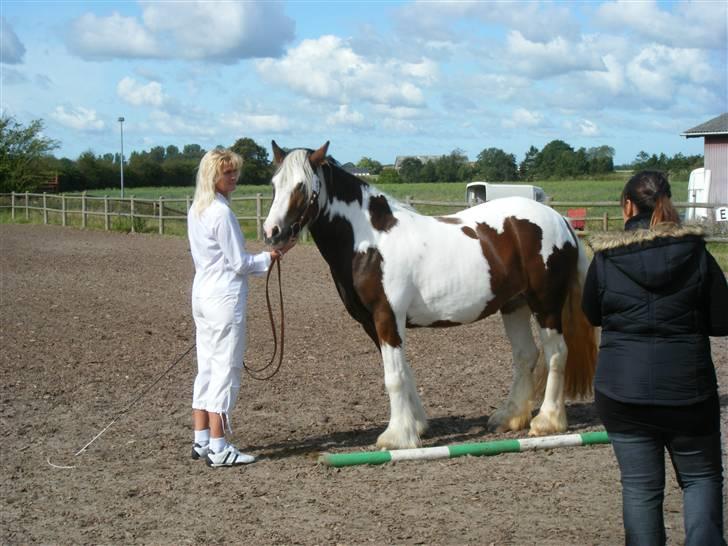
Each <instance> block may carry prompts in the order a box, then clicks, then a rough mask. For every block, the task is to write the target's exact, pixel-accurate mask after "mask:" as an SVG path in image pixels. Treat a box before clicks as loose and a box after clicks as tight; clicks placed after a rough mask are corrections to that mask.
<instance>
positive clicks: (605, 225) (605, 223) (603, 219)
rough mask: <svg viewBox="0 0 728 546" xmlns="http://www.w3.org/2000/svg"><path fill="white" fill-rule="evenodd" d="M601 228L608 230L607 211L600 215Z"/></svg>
mask: <svg viewBox="0 0 728 546" xmlns="http://www.w3.org/2000/svg"><path fill="white" fill-rule="evenodd" d="M602 230H604V231H609V213H607V212H605V213H604V216H603V217H602Z"/></svg>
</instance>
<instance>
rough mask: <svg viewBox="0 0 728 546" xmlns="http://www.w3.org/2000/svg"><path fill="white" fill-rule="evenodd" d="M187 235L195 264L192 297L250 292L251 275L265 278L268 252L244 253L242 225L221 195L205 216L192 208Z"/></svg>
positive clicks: (269, 261)
mask: <svg viewBox="0 0 728 546" xmlns="http://www.w3.org/2000/svg"><path fill="white" fill-rule="evenodd" d="M187 235H188V237H189V241H190V251H191V252H192V260H193V261H194V262H195V280H194V282H193V284H192V296H193V297H197V298H206V297H215V296H222V295H226V294H242V293H247V289H248V274H252V275H262V274H263V273H265V272H266V271H268V268H269V267H270V264H271V259H270V254H269V253H268V252H261V253H259V254H248V253H247V252H245V238H244V237H243V233H242V231H240V224H239V223H238V220H237V218H235V214H234V213H233V211H232V209H231V208H230V204H229V203H228V201H227V199H225V197H223V196H222V195H220V194H216V195H215V200H214V201H213V202H212V204H211V205H210V206H209V207H207V208H206V209H205V210H204V211H202V214H199V215H198V214H197V212H195V210H194V207H193V208H190V211H189V212H188V214H187Z"/></svg>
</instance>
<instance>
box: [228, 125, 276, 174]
mask: <svg viewBox="0 0 728 546" xmlns="http://www.w3.org/2000/svg"><path fill="white" fill-rule="evenodd" d="M230 149H231V150H232V151H234V152H235V153H237V154H239V155H240V156H241V157H242V158H243V169H242V171H241V173H240V183H241V184H268V183H269V182H270V178H271V175H272V174H273V173H272V170H271V164H270V161H269V160H268V151H267V150H266V149H265V148H263V147H262V146H259V145H258V144H257V143H256V142H255V141H254V140H253V139H252V138H247V137H245V138H239V139H238V140H236V141H235V144H233V145H232V146H231V147H230Z"/></svg>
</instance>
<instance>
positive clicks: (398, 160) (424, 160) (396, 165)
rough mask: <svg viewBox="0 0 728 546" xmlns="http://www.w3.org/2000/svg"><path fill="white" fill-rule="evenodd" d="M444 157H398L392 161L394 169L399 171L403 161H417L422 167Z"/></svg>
mask: <svg viewBox="0 0 728 546" xmlns="http://www.w3.org/2000/svg"><path fill="white" fill-rule="evenodd" d="M442 157H445V156H442V155H398V156H397V158H396V159H395V160H394V169H395V170H397V171H398V170H399V169H400V167H401V166H402V162H403V161H404V160H405V159H409V158H412V159H419V160H420V162H421V163H422V164H423V165H424V164H425V163H429V162H430V161H437V160H438V159H440V158H442Z"/></svg>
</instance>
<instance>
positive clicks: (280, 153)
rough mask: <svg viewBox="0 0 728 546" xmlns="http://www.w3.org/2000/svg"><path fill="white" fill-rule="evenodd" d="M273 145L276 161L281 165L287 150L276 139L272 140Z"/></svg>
mask: <svg viewBox="0 0 728 546" xmlns="http://www.w3.org/2000/svg"><path fill="white" fill-rule="evenodd" d="M271 147H272V148H273V160H274V161H275V162H276V165H280V164H281V163H282V162H283V158H285V157H286V152H284V151H283V150H282V149H281V148H280V147H279V146H278V144H276V141H275V140H271Z"/></svg>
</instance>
